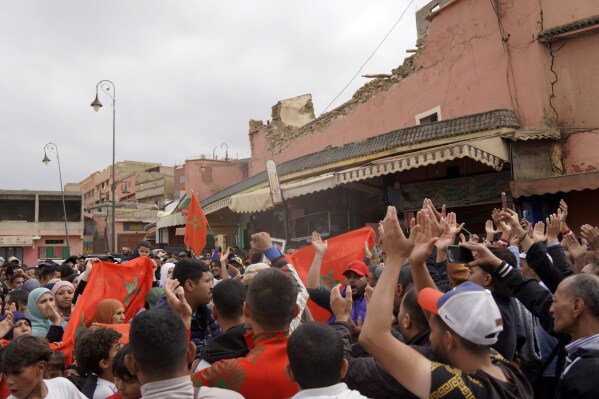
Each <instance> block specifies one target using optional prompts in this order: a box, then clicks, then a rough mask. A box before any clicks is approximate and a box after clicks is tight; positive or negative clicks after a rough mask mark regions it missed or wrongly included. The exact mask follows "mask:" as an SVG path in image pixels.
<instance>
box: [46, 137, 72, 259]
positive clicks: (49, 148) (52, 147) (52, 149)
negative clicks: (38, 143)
mask: <svg viewBox="0 0 599 399" xmlns="http://www.w3.org/2000/svg"><path fill="white" fill-rule="evenodd" d="M46 150H47V151H50V152H52V153H54V154H55V155H56V160H57V161H58V177H59V178H60V194H62V212H63V216H64V233H65V235H66V237H67V249H68V251H69V256H71V243H70V242H69V228H68V226H67V207H66V205H65V202H64V187H63V186H62V171H61V170H60V157H59V156H58V147H57V146H56V144H54V143H52V142H50V143H48V144H46V145H45V146H44V159H42V162H43V163H44V164H45V165H48V163H49V162H50V158H48V153H47V152H46Z"/></svg>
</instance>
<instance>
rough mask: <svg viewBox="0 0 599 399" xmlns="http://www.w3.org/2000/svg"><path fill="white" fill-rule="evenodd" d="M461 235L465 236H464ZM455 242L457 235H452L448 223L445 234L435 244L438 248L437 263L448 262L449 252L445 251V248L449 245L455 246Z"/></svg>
mask: <svg viewBox="0 0 599 399" xmlns="http://www.w3.org/2000/svg"><path fill="white" fill-rule="evenodd" d="M460 235H461V236H463V234H460ZM454 242H455V234H452V233H451V231H450V228H449V226H448V224H447V222H446V223H445V230H444V231H443V234H442V235H441V237H439V239H438V240H437V242H436V243H435V246H436V247H437V263H439V262H443V261H445V260H447V251H446V250H445V247H446V246H448V245H453V243H454Z"/></svg>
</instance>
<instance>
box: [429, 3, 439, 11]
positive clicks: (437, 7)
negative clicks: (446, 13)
mask: <svg viewBox="0 0 599 399" xmlns="http://www.w3.org/2000/svg"><path fill="white" fill-rule="evenodd" d="M439 8H441V5H440V4H439V3H437V4H435V5H434V6H433V7H432V8H431V10H430V12H431V13H434V12H437V11H439Z"/></svg>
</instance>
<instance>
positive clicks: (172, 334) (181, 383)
mask: <svg viewBox="0 0 599 399" xmlns="http://www.w3.org/2000/svg"><path fill="white" fill-rule="evenodd" d="M182 291H183V290H182V289H179V291H178V292H176V295H177V296H178V297H179V298H178V300H179V301H181V302H180V303H184V301H185V299H184V295H183V292H182ZM169 295H171V296H172V297H173V298H174V297H175V293H170V292H169ZM187 306H189V305H187ZM189 311H191V309H189ZM185 330H186V329H185V325H184V324H183V322H182V321H181V319H180V318H179V316H177V315H176V314H175V313H173V312H164V311H158V310H148V311H145V312H142V313H140V314H138V315H137V316H135V317H134V318H133V320H132V321H131V330H130V332H129V346H130V347H131V354H128V355H125V363H126V365H127V368H128V369H129V370H130V372H131V373H132V374H134V375H135V376H136V377H137V379H138V380H139V383H140V384H141V395H142V398H144V399H161V398H179V399H192V398H202V397H204V396H203V392H202V391H203V390H204V389H201V390H199V391H198V390H195V389H194V387H193V385H192V384H191V380H190V377H189V372H188V370H187V364H188V362H189V361H191V360H192V359H193V357H194V356H195V348H194V345H193V342H188V340H187V334H186V331H185ZM219 392H221V390H219V389H214V390H213V391H212V393H215V395H217V394H218V393H219ZM206 397H210V396H206ZM212 397H230V398H239V397H240V396H239V395H238V394H236V393H235V392H224V393H223V392H221V394H220V396H212Z"/></svg>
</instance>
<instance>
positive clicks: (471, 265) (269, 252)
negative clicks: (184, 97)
mask: <svg viewBox="0 0 599 399" xmlns="http://www.w3.org/2000/svg"><path fill="white" fill-rule="evenodd" d="M567 218H568V207H567V205H566V203H565V202H563V201H561V203H560V205H559V208H557V209H555V213H553V214H550V215H549V216H548V217H547V218H546V220H545V221H537V222H536V223H534V225H533V224H531V223H530V222H529V221H528V220H526V219H525V218H522V217H521V216H520V215H519V214H518V213H516V212H515V211H514V210H511V209H509V208H507V207H503V208H502V209H495V210H494V211H493V212H492V214H491V215H490V219H489V220H488V221H487V223H486V226H485V233H486V234H485V236H484V237H478V236H476V235H474V234H469V235H468V236H467V235H465V234H464V233H465V232H467V230H466V229H464V224H463V223H460V222H459V216H458V215H456V214H455V213H453V212H449V213H447V212H446V211H445V207H444V206H443V207H442V208H441V209H436V208H435V206H434V205H433V203H432V202H431V201H430V200H425V201H424V203H423V207H422V209H421V210H419V211H418V212H417V213H416V215H415V218H414V219H412V220H411V221H410V223H409V226H403V227H402V225H401V224H400V222H399V220H398V215H397V211H396V209H395V208H394V207H392V206H389V207H388V209H387V213H386V216H385V218H384V220H382V221H381V222H380V223H379V227H378V231H377V240H378V242H377V246H375V247H374V248H370V245H368V242H366V243H364V247H363V249H362V248H360V249H359V252H358V253H362V252H363V256H359V257H358V258H359V259H352V260H351V261H350V262H349V263H348V262H345V263H344V264H339V265H335V269H336V270H337V273H339V274H340V275H342V276H343V279H342V283H341V284H337V285H330V284H327V283H329V282H330V280H327V279H325V278H323V275H324V273H323V270H322V269H323V261H324V260H325V259H327V256H329V257H330V256H331V255H330V252H331V250H332V248H330V246H332V245H333V244H329V243H328V242H327V241H324V240H323V239H322V237H321V236H320V235H319V234H318V233H317V232H314V233H313V234H312V237H311V245H309V246H308V248H306V249H302V250H309V251H312V252H311V253H313V256H312V257H311V259H312V261H311V264H308V265H297V264H296V265H293V264H292V263H291V262H290V259H292V258H290V257H286V256H285V255H284V254H283V253H281V251H280V250H279V248H278V247H277V246H274V245H273V242H272V240H271V238H270V235H269V234H268V233H266V232H260V233H256V234H253V235H252V236H251V249H250V251H249V252H248V253H245V252H244V251H243V250H241V249H240V248H238V247H231V248H227V249H226V250H224V251H223V250H222V249H220V248H217V249H216V250H214V251H213V252H212V253H211V254H206V255H204V256H195V255H194V254H193V253H189V252H186V251H184V252H181V253H179V254H171V253H166V252H165V251H164V250H162V249H153V248H152V245H151V244H150V243H149V242H146V241H142V242H140V243H139V245H138V247H137V248H136V249H135V250H134V251H132V253H125V254H124V255H123V258H122V259H121V261H122V262H129V261H132V260H133V259H135V258H137V257H149V258H150V259H152V264H153V265H154V273H153V280H154V281H153V283H152V288H151V289H149V290H148V291H147V293H144V295H145V309H142V310H141V311H139V312H137V313H136V314H135V315H134V316H133V317H130V318H129V319H128V318H127V317H126V314H127V312H126V311H127V309H128V306H129V300H128V299H127V298H120V297H119V298H103V300H101V301H100V302H99V303H98V305H97V307H96V308H95V311H94V312H93V317H91V319H89V320H91V321H90V322H87V323H84V321H85V320H77V319H78V317H77V316H76V315H75V316H73V318H71V316H72V315H73V314H74V312H75V310H76V309H77V306H82V305H81V303H83V302H84V301H86V300H87V296H86V295H83V293H84V291H85V289H86V287H91V286H92V285H93V283H94V281H93V279H94V275H92V273H91V271H92V270H93V268H94V267H100V266H99V265H100V264H99V263H98V262H102V261H104V262H114V259H111V258H106V259H102V260H100V259H98V258H85V257H72V258H69V259H67V260H65V261H64V262H63V263H62V264H61V265H57V264H54V263H53V262H51V261H46V262H40V263H39V264H38V265H35V266H29V267H28V266H26V265H24V264H22V263H21V261H20V260H19V259H17V258H14V257H13V258H10V259H8V260H7V261H6V262H4V263H3V265H2V274H1V276H0V280H1V281H2V293H3V295H2V296H1V298H2V317H1V318H0V337H1V338H2V341H1V343H2V349H1V355H0V371H1V372H2V378H1V380H0V399H2V398H7V397H9V398H90V399H105V398H125V399H137V398H247V399H252V398H256V399H258V398H260V399H269V398H273V399H275V398H296V399H297V398H413V397H418V398H426V397H430V398H533V397H534V398H561V399H565V398H568V399H570V398H597V397H599V385H596V384H595V383H594V381H593V376H594V375H595V373H596V372H599V228H597V227H592V226H590V225H583V226H581V227H580V229H579V230H578V231H576V232H575V231H573V230H572V229H571V228H570V227H569V226H568V224H567ZM341 238H342V237H341ZM337 242H339V241H337ZM354 244H355V243H354ZM300 276H301V277H300ZM90 277H91V279H90ZM148 284H149V283H148ZM309 299H310V301H309ZM310 309H312V311H311V310H310ZM315 309H319V312H320V311H321V310H322V311H326V313H327V315H328V316H327V318H325V319H323V320H321V321H315V320H314V319H315V317H314V316H313V314H312V313H313V312H314V310H315ZM70 323H76V325H77V332H76V334H75V339H74V341H75V342H74V345H73V348H72V349H70V350H69V352H68V353H65V349H64V347H62V346H61V344H62V341H63V336H64V335H65V329H66V328H67V327H68V326H69V325H71V326H72V324H70ZM123 323H129V329H128V330H127V331H128V337H127V338H128V340H127V341H128V342H127V343H126V344H123V334H122V330H120V329H119V328H117V327H118V326H119V325H123ZM70 359H73V361H70Z"/></svg>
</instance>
